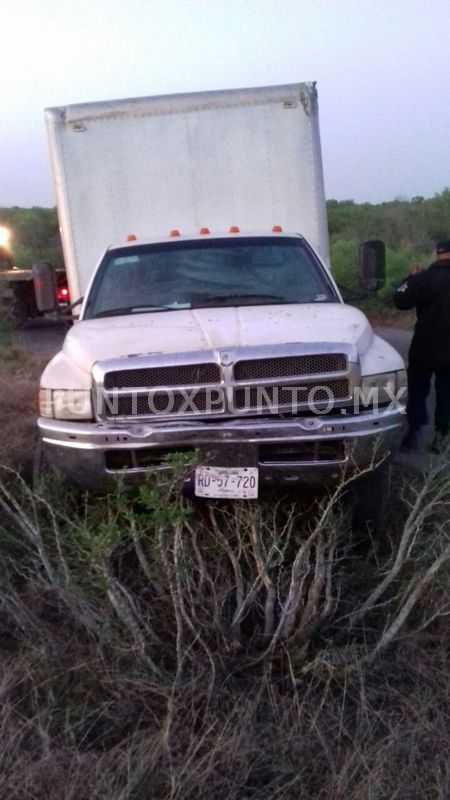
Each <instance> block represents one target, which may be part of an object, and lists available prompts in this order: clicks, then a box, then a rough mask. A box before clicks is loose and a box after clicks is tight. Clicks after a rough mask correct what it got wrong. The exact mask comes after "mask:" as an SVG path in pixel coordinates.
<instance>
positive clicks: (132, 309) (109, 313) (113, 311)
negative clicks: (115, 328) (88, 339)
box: [93, 306, 177, 319]
mask: <svg viewBox="0 0 450 800" xmlns="http://www.w3.org/2000/svg"><path fill="white" fill-rule="evenodd" d="M176 310H177V309H176V308H174V307H173V306H123V307H122V308H108V309H107V310H106V311H99V312H98V313H97V314H94V316H93V319H98V318H99V317H118V316H121V315H122V314H145V313H146V312H147V311H148V312H149V313H153V312H154V311H176Z"/></svg>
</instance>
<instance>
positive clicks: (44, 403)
mask: <svg viewBox="0 0 450 800" xmlns="http://www.w3.org/2000/svg"><path fill="white" fill-rule="evenodd" d="M39 410H40V413H41V416H42V417H52V418H53V419H92V418H93V413H92V401H91V392H90V391H89V389H41V390H40V392H39Z"/></svg>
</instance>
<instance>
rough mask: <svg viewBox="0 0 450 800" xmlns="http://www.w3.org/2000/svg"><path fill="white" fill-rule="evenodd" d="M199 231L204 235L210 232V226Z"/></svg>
mask: <svg viewBox="0 0 450 800" xmlns="http://www.w3.org/2000/svg"><path fill="white" fill-rule="evenodd" d="M199 233H200V234H202V236H203V235H204V234H205V233H209V228H200V230H199Z"/></svg>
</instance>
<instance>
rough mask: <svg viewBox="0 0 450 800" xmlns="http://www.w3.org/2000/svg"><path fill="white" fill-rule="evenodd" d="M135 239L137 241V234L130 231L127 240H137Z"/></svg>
mask: <svg viewBox="0 0 450 800" xmlns="http://www.w3.org/2000/svg"><path fill="white" fill-rule="evenodd" d="M135 241H136V236H135V235H134V233H129V234H128V236H127V242H135Z"/></svg>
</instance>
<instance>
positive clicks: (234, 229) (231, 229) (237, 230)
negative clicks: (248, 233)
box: [228, 225, 239, 233]
mask: <svg viewBox="0 0 450 800" xmlns="http://www.w3.org/2000/svg"><path fill="white" fill-rule="evenodd" d="M228 233H239V228H238V226H237V225H232V226H231V228H229V230H228Z"/></svg>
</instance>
